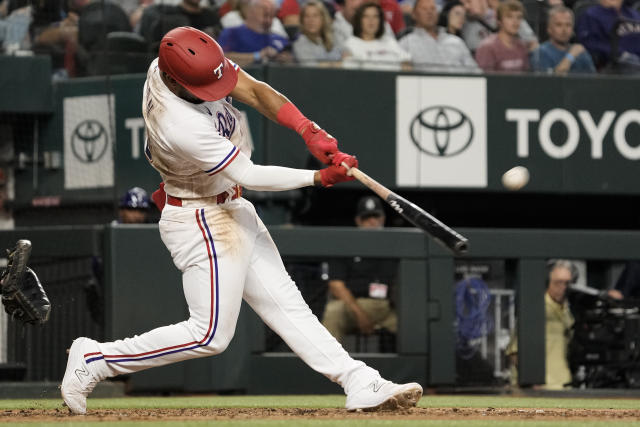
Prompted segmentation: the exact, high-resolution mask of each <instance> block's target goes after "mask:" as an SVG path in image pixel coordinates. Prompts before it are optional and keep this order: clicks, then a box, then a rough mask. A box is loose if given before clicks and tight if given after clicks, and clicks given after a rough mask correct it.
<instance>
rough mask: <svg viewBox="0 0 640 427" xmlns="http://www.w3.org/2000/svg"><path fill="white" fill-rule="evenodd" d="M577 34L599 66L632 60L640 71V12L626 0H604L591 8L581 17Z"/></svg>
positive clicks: (577, 25) (597, 66) (599, 67)
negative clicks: (628, 4) (625, 3)
mask: <svg viewBox="0 0 640 427" xmlns="http://www.w3.org/2000/svg"><path fill="white" fill-rule="evenodd" d="M576 36H577V38H578V41H579V42H580V43H582V44H583V45H584V47H585V48H586V49H587V50H588V51H589V53H590V54H591V57H592V58H593V62H594V63H595V65H596V68H598V69H601V68H603V67H606V66H618V65H619V64H620V63H622V64H625V63H629V64H632V65H635V66H636V67H637V70H640V12H638V11H636V10H634V9H632V8H630V7H629V6H626V5H624V4H623V0H600V4H597V5H594V6H592V7H590V8H589V9H587V11H586V12H584V13H583V14H582V15H580V17H579V18H578V22H577V24H576Z"/></svg>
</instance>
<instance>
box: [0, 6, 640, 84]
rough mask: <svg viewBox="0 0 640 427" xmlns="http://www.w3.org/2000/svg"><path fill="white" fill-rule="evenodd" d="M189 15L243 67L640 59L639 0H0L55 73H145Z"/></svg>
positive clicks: (541, 67) (557, 66) (620, 66)
mask: <svg viewBox="0 0 640 427" xmlns="http://www.w3.org/2000/svg"><path fill="white" fill-rule="evenodd" d="M184 25H190V26H193V27H196V28H198V29H201V30H203V31H205V32H207V33H209V34H210V35H211V36H213V37H214V38H216V40H218V42H219V43H220V45H221V46H222V47H223V49H224V50H225V52H226V54H227V56H228V57H229V58H231V59H233V60H235V61H236V62H237V63H238V64H239V65H241V66H248V65H250V64H263V63H267V62H276V63H300V64H305V65H322V66H331V67H340V66H342V67H349V68H369V69H390V70H410V69H416V70H421V71H432V72H458V73H476V72H478V73H479V72H542V73H554V74H566V73H569V72H572V73H596V72H599V73H637V72H638V71H639V70H640V1H639V0H578V1H574V0H565V1H563V0H523V1H520V0H502V1H500V0H461V1H460V0H373V1H369V0H335V1H334V0H226V1H225V0H119V1H115V0H114V1H91V0H46V1H45V0H2V1H0V43H1V46H2V52H3V53H4V54H8V55H31V54H43V53H44V54H49V55H51V57H52V58H53V63H54V70H55V77H56V78H67V77H74V76H86V75H100V74H106V73H110V74H117V73H126V72H143V71H145V69H146V66H147V65H148V64H149V62H150V59H152V58H153V57H155V56H156V53H157V48H158V43H159V41H160V39H161V38H162V36H163V35H164V34H165V33H166V32H167V31H168V30H170V29H172V28H175V27H178V26H184ZM106 65H109V66H108V67H107V66H106Z"/></svg>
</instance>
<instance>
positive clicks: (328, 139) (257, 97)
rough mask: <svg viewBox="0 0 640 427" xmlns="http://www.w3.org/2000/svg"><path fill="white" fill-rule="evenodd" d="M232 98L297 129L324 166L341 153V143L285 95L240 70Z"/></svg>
mask: <svg viewBox="0 0 640 427" xmlns="http://www.w3.org/2000/svg"><path fill="white" fill-rule="evenodd" d="M231 96H232V97H233V98H235V99H237V100H238V101H240V102H242V103H244V104H247V105H249V106H251V107H253V108H255V109H256V110H258V111H259V112H260V113H261V114H262V115H264V116H265V117H268V118H269V119H271V120H273V121H274V122H276V123H279V124H281V125H282V126H285V127H288V128H289V129H293V130H295V131H296V132H297V133H298V134H299V135H300V136H302V138H303V139H304V141H305V143H306V144H307V148H308V149H309V151H310V152H311V154H313V156H314V157H316V158H317V159H318V160H320V161H321V162H322V163H324V164H327V165H328V164H331V159H332V157H333V155H334V154H335V153H336V152H337V151H338V141H337V140H336V139H335V138H334V137H332V136H331V135H329V134H328V133H327V132H326V131H324V130H322V129H320V127H318V125H316V124H315V123H314V122H312V121H311V120H309V119H308V118H306V117H305V116H304V114H302V113H301V112H300V110H298V108H297V107H296V106H295V105H293V103H292V102H291V101H289V100H288V99H287V97H285V96H284V95H283V94H281V93H280V92H278V91H277V90H275V89H274V88H272V87H271V86H269V85H268V84H266V83H264V82H261V81H258V80H256V79H254V78H253V77H251V76H250V75H249V74H247V73H246V72H244V71H243V70H242V69H240V70H238V83H237V84H236V87H235V88H234V89H233V91H231Z"/></svg>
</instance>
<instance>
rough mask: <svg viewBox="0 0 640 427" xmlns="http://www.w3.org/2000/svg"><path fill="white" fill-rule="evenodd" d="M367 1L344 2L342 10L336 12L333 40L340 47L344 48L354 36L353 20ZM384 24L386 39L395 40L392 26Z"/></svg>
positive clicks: (345, 0)
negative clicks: (359, 8) (357, 11)
mask: <svg viewBox="0 0 640 427" xmlns="http://www.w3.org/2000/svg"><path fill="white" fill-rule="evenodd" d="M365 1H366V0H344V4H343V5H342V8H341V9H340V10H339V11H337V12H336V14H335V16H334V17H333V39H334V41H335V43H336V45H337V46H338V47H342V46H344V44H345V42H346V41H347V39H348V38H350V37H351V36H353V18H354V16H355V14H356V9H358V7H360V6H361V5H362V4H363V3H364V2H365ZM383 22H384V37H386V38H391V39H394V40H395V38H396V36H395V34H394V33H393V29H392V28H391V25H389V23H388V22H387V21H383Z"/></svg>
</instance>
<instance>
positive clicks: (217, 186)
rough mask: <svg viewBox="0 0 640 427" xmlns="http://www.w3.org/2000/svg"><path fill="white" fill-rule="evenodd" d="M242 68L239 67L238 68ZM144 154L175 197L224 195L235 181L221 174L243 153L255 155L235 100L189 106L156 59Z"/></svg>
mask: <svg viewBox="0 0 640 427" xmlns="http://www.w3.org/2000/svg"><path fill="white" fill-rule="evenodd" d="M236 67H237V66H236ZM142 115H143V117H144V120H145V125H146V131H147V140H146V144H145V154H146V156H147V159H148V160H149V162H150V163H151V165H152V166H153V167H154V168H155V169H156V170H157V171H158V172H160V175H161V176H162V180H163V181H164V183H165V191H166V192H167V194H170V195H172V196H175V197H181V198H199V197H208V196H214V195H216V194H220V193H222V192H224V191H227V190H228V189H230V188H231V187H232V186H234V185H235V184H236V183H235V182H233V181H231V180H230V179H228V178H226V177H223V176H222V175H220V172H221V171H222V170H224V169H225V168H226V167H227V166H228V165H229V164H230V163H231V162H232V161H233V160H234V159H235V158H236V156H237V155H238V153H239V152H240V151H241V152H242V153H244V154H245V155H246V156H247V157H249V156H250V155H251V147H249V142H248V141H249V138H247V133H248V132H249V129H248V126H247V123H246V120H245V119H244V116H243V115H242V114H240V112H239V111H238V110H237V109H235V108H234V107H233V106H232V105H231V98H230V97H227V98H224V99H220V100H218V101H205V102H202V103H200V104H194V103H191V102H188V101H186V100H184V99H182V98H180V97H178V96H176V95H175V94H174V93H173V92H171V91H170V90H169V88H167V86H166V85H165V84H164V82H163V81H162V77H161V71H160V69H159V68H158V59H157V58H156V59H155V60H154V61H153V62H152V63H151V66H150V67H149V70H148V72H147V80H146V82H145V85H144V95H143V100H142Z"/></svg>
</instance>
